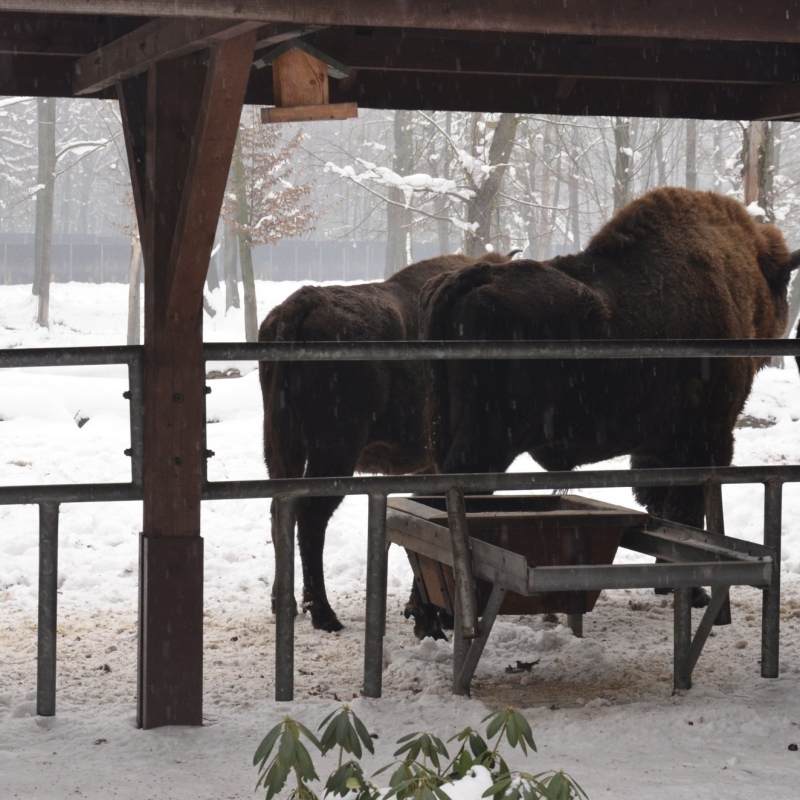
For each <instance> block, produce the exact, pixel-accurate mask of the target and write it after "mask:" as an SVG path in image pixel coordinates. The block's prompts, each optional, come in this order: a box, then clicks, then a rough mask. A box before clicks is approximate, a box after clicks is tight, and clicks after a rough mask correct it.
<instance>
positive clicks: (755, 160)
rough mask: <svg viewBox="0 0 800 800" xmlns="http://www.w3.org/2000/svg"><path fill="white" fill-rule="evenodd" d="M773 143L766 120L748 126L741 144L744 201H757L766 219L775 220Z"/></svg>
mask: <svg viewBox="0 0 800 800" xmlns="http://www.w3.org/2000/svg"><path fill="white" fill-rule="evenodd" d="M772 146H773V136H772V126H771V124H770V123H769V122H762V121H754V122H751V123H750V124H749V125H748V126H747V128H746V129H745V132H744V142H743V145H742V182H743V184H744V204H745V205H746V206H749V205H750V204H751V203H758V205H759V206H760V207H761V208H762V209H764V218H765V220H766V221H768V222H773V221H774V219H775V215H774V211H773V208H772Z"/></svg>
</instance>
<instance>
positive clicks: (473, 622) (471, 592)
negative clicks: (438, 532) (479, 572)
mask: <svg viewBox="0 0 800 800" xmlns="http://www.w3.org/2000/svg"><path fill="white" fill-rule="evenodd" d="M447 523H448V526H449V528H450V542H451V546H452V549H453V578H454V580H455V584H456V587H455V588H456V606H457V607H458V609H459V611H460V619H457V623H456V628H457V630H460V633H461V635H462V636H463V637H464V638H465V639H474V638H475V637H476V636H478V635H479V634H480V626H479V624H478V603H477V600H476V598H475V579H474V577H473V572H472V555H471V553H470V548H469V532H468V530H467V511H466V507H465V505H464V493H463V492H461V491H459V490H458V489H450V490H449V491H448V492H447Z"/></svg>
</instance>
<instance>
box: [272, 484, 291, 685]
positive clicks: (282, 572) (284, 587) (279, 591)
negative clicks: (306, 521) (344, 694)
mask: <svg viewBox="0 0 800 800" xmlns="http://www.w3.org/2000/svg"><path fill="white" fill-rule="evenodd" d="M275 505H276V511H275V519H276V524H275V699H276V700H292V699H293V698H294V614H295V604H294V518H295V515H294V506H295V499H294V497H278V498H276V504H275Z"/></svg>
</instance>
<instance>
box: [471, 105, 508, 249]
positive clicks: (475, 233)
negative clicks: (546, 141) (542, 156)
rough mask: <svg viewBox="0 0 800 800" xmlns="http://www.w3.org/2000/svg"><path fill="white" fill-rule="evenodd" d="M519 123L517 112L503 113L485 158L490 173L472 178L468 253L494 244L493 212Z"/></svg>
mask: <svg viewBox="0 0 800 800" xmlns="http://www.w3.org/2000/svg"><path fill="white" fill-rule="evenodd" d="M518 122H519V117H518V116H517V115H516V114H501V115H500V117H499V119H498V120H497V126H496V127H495V129H494V135H493V136H492V142H491V145H490V146H489V154H488V158H487V159H486V161H487V172H485V173H483V174H484V177H483V180H482V181H480V183H479V182H478V179H477V176H475V175H473V176H471V178H470V182H471V184H472V188H473V191H474V196H473V198H472V200H470V201H469V204H468V206H467V225H468V228H467V231H466V235H465V241H464V251H465V252H466V253H467V254H468V255H473V256H479V255H480V254H481V253H483V252H485V251H486V245H487V244H490V243H491V240H492V230H491V221H492V213H493V211H494V209H495V204H496V202H497V197H498V194H499V192H500V186H501V185H502V182H503V178H504V177H505V174H506V171H507V170H508V165H509V159H510V157H511V151H512V149H513V148H514V136H515V134H516V131H517V123H518Z"/></svg>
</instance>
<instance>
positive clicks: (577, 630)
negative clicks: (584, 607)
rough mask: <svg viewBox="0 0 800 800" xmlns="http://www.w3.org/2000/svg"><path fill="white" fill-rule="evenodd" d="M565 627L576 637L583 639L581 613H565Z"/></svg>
mask: <svg viewBox="0 0 800 800" xmlns="http://www.w3.org/2000/svg"><path fill="white" fill-rule="evenodd" d="M567 627H568V628H570V629H571V630H572V635H573V636H574V637H575V638H576V639H583V614H567Z"/></svg>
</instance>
